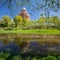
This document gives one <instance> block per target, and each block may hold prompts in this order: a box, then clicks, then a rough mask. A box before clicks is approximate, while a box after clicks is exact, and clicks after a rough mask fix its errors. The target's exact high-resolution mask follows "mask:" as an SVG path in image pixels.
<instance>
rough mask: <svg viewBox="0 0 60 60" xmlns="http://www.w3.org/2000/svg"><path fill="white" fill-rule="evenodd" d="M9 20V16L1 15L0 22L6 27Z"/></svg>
mask: <svg viewBox="0 0 60 60" xmlns="http://www.w3.org/2000/svg"><path fill="white" fill-rule="evenodd" d="M10 22H11V18H10V17H9V16H3V17H2V24H3V25H4V26H5V27H8V25H9V23H10Z"/></svg>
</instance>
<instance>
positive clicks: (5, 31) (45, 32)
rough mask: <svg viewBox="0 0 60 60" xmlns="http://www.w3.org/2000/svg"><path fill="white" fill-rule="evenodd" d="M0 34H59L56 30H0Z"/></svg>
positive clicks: (59, 31)
mask: <svg viewBox="0 0 60 60" xmlns="http://www.w3.org/2000/svg"><path fill="white" fill-rule="evenodd" d="M1 33H21V34H60V30H56V29H36V30H0V34H1Z"/></svg>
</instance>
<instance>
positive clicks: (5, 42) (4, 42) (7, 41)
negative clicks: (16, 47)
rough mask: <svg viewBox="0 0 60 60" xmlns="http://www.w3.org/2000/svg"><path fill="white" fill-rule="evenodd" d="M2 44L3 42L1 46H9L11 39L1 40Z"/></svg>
mask: <svg viewBox="0 0 60 60" xmlns="http://www.w3.org/2000/svg"><path fill="white" fill-rule="evenodd" d="M2 42H3V44H5V45H6V44H9V42H11V39H9V38H5V39H3V40H2Z"/></svg>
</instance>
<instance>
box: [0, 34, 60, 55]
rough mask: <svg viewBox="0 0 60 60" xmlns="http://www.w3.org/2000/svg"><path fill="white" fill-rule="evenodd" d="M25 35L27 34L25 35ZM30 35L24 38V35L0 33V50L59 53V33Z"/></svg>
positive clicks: (12, 52)
mask: <svg viewBox="0 0 60 60" xmlns="http://www.w3.org/2000/svg"><path fill="white" fill-rule="evenodd" d="M35 36H36V35H35ZM27 37H29V36H28V35H27ZM30 37H31V36H30ZM30 37H29V38H26V36H21V35H19V34H17V35H6V34H2V35H0V52H9V53H11V54H20V53H21V52H22V53H24V54H25V53H26V54H27V53H28V54H42V55H48V54H51V55H60V35H40V36H39V38H36V37H35V38H30Z"/></svg>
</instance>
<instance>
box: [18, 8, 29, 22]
mask: <svg viewBox="0 0 60 60" xmlns="http://www.w3.org/2000/svg"><path fill="white" fill-rule="evenodd" d="M19 16H21V17H22V18H26V20H28V21H30V15H29V14H28V12H27V10H26V8H23V9H22V11H21V13H20V14H19Z"/></svg>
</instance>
